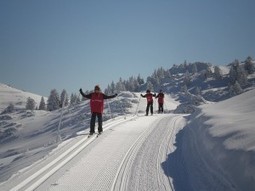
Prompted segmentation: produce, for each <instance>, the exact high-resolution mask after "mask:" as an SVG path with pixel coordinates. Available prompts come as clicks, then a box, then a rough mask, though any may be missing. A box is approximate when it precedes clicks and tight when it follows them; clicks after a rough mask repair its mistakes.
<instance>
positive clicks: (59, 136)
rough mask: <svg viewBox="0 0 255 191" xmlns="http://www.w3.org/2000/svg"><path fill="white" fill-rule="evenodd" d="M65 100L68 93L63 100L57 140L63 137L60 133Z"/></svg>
mask: <svg viewBox="0 0 255 191" xmlns="http://www.w3.org/2000/svg"><path fill="white" fill-rule="evenodd" d="M65 100H66V95H64V99H63V102H62V108H61V115H60V120H59V123H58V139H57V142H59V141H62V138H61V135H60V127H61V124H62V118H63V110H64V103H65Z"/></svg>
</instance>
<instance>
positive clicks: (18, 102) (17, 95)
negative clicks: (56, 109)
mask: <svg viewBox="0 0 255 191" xmlns="http://www.w3.org/2000/svg"><path fill="white" fill-rule="evenodd" d="M29 97H30V98H32V99H34V100H35V102H36V107H39V104H40V101H41V98H42V96H40V95H36V94H33V93H29V92H25V91H22V90H18V89H16V88H13V87H10V86H8V85H5V84H2V83H0V113H1V112H2V111H3V110H4V109H5V108H6V107H7V106H8V105H9V104H10V103H12V104H13V105H14V106H15V107H16V108H25V106H26V102H27V98H29ZM45 101H47V99H46V98H45Z"/></svg>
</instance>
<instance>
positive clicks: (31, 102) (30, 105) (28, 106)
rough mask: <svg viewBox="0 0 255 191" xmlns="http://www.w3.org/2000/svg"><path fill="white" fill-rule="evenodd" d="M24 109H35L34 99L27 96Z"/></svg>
mask: <svg viewBox="0 0 255 191" xmlns="http://www.w3.org/2000/svg"><path fill="white" fill-rule="evenodd" d="M26 109H27V110H34V109H35V100H34V99H32V98H31V97H29V98H27V103H26Z"/></svg>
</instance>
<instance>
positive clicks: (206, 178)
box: [167, 90, 255, 191]
mask: <svg viewBox="0 0 255 191" xmlns="http://www.w3.org/2000/svg"><path fill="white" fill-rule="evenodd" d="M254 108H255V90H251V91H248V92H245V93H243V94H241V95H238V96H235V97H233V98H231V99H228V100H225V101H222V102H219V103H215V104H206V105H203V106H200V107H199V108H198V109H197V110H196V112H195V113H193V114H192V115H190V116H189V117H188V118H187V119H188V124H187V126H186V127H184V129H183V130H182V131H181V132H180V133H179V134H177V143H176V147H177V149H176V151H175V152H174V153H172V154H170V155H169V160H168V161H167V164H169V165H170V166H173V165H178V166H185V167H181V168H180V169H182V170H183V171H182V170H180V169H179V170H180V171H178V172H177V171H176V172H172V173H171V176H172V177H174V179H176V184H175V188H177V189H176V190H179V189H178V188H182V189H180V190H245V191H248V190H249V191H252V190H255V176H254V175H255V164H254V156H255V139H254V137H255V128H254V124H255V118H254V115H255V110H254ZM175 157H177V158H178V159H180V160H179V162H177V164H176V163H174V164H172V163H171V162H172V158H175ZM183 168H185V169H183ZM180 177H182V178H180ZM198 177H199V178H198ZM184 182H185V183H184ZM191 187H192V188H193V189H190V188H191Z"/></svg>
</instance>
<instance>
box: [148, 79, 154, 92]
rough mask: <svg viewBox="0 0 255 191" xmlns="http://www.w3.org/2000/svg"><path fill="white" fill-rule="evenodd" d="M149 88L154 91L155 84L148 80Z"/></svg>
mask: <svg viewBox="0 0 255 191" xmlns="http://www.w3.org/2000/svg"><path fill="white" fill-rule="evenodd" d="M147 90H150V91H154V87H153V84H152V83H151V82H150V81H147Z"/></svg>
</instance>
